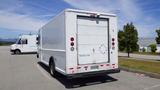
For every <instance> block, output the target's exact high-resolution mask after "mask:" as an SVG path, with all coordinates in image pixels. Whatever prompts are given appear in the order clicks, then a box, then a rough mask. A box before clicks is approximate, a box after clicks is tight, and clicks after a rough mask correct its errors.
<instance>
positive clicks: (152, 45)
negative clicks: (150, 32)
mask: <svg viewBox="0 0 160 90" xmlns="http://www.w3.org/2000/svg"><path fill="white" fill-rule="evenodd" d="M149 47H150V48H151V52H153V53H155V52H156V51H157V45H156V44H151V45H149Z"/></svg>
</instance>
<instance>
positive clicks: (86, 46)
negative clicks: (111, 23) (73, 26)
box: [77, 16, 109, 64]
mask: <svg viewBox="0 0 160 90" xmlns="http://www.w3.org/2000/svg"><path fill="white" fill-rule="evenodd" d="M108 35H109V30H108V19H106V18H92V17H84V16H78V17H77V40H78V43H77V47H78V52H77V53H78V64H92V63H104V62H108V61H109V41H108V40H109V36H108Z"/></svg>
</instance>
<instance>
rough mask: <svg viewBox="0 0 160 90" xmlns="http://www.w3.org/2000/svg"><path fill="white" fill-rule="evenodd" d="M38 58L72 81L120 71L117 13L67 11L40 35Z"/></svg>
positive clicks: (53, 72)
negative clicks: (77, 78) (72, 79)
mask: <svg viewBox="0 0 160 90" xmlns="http://www.w3.org/2000/svg"><path fill="white" fill-rule="evenodd" d="M38 43H39V45H38V57H39V58H40V62H42V63H44V64H45V65H47V66H48V67H49V68H50V74H51V75H52V76H54V75H55V73H56V72H59V73H61V74H63V75H65V76H67V77H69V78H76V77H85V76H92V75H104V74H110V73H118V72H120V70H119V68H118V48H117V44H118V41H117V17H116V16H115V15H114V14H108V13H100V12H92V11H85V10H74V9H66V10H64V11H63V12H61V13H60V14H59V15H58V16H56V17H55V18H54V19H53V20H51V21H50V22H49V23H47V24H46V25H44V26H43V27H42V28H41V29H40V30H39V34H38Z"/></svg>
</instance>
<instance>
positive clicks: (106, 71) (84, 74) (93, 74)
mask: <svg viewBox="0 0 160 90" xmlns="http://www.w3.org/2000/svg"><path fill="white" fill-rule="evenodd" d="M119 72H120V69H119V68H118V69H111V70H103V71H94V72H85V73H77V74H69V75H67V78H78V77H91V76H101V75H106V74H113V73H119Z"/></svg>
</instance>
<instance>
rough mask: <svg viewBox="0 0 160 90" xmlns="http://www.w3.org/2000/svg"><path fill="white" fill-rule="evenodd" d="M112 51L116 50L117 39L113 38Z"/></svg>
mask: <svg viewBox="0 0 160 90" xmlns="http://www.w3.org/2000/svg"><path fill="white" fill-rule="evenodd" d="M112 49H115V38H112Z"/></svg>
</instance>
